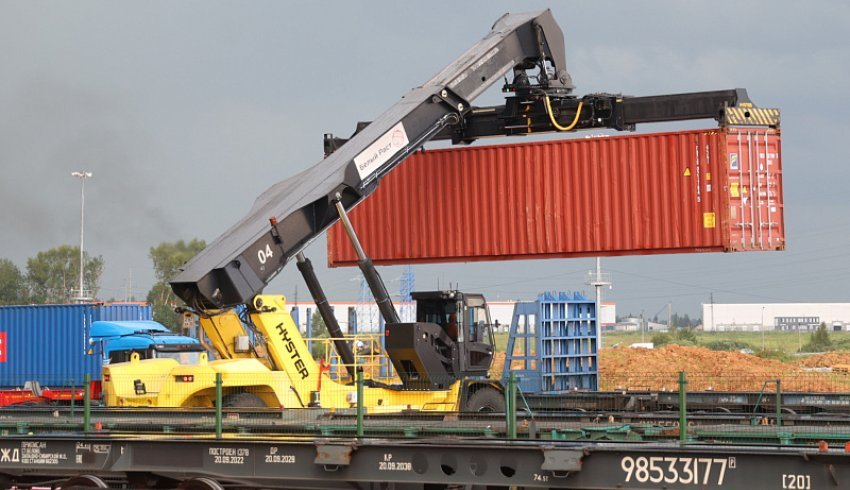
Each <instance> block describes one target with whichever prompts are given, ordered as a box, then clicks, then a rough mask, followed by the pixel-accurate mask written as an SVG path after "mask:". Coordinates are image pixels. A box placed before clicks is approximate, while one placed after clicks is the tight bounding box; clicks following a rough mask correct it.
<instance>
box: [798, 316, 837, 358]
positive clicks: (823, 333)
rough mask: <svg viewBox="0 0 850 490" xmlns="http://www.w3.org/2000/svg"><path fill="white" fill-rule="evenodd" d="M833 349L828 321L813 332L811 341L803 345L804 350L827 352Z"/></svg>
mask: <svg viewBox="0 0 850 490" xmlns="http://www.w3.org/2000/svg"><path fill="white" fill-rule="evenodd" d="M828 350H832V339H831V338H829V331H827V329H826V323H825V322H824V323H821V324H820V326H819V327H818V329H817V330H815V331H814V332H812V335H811V336H810V337H809V342H808V343H807V344H806V345H804V346H803V352H825V351H828Z"/></svg>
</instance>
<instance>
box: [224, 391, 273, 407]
mask: <svg viewBox="0 0 850 490" xmlns="http://www.w3.org/2000/svg"><path fill="white" fill-rule="evenodd" d="M221 405H222V406H223V407H226V408H266V404H265V402H263V399H262V398H260V397H258V396H257V395H255V394H253V393H245V392H242V393H232V394H230V395H227V396H226V397H224V400H223V401H222V402H221Z"/></svg>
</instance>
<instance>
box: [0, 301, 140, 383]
mask: <svg viewBox="0 0 850 490" xmlns="http://www.w3.org/2000/svg"><path fill="white" fill-rule="evenodd" d="M151 319H152V312H151V307H150V305H146V304H133V303H127V304H123V303H118V304H68V305H25V306H0V388H16V387H22V386H23V385H24V383H25V382H27V381H38V382H39V384H40V385H41V387H42V388H45V387H49V388H60V387H70V386H81V385H82V384H83V380H84V379H85V375H86V374H90V375H91V379H92V380H99V379H100V371H101V359H100V356H99V355H97V354H88V351H89V348H90V346H89V337H90V334H91V324H92V322H95V321H98V320H107V321H121V320H151Z"/></svg>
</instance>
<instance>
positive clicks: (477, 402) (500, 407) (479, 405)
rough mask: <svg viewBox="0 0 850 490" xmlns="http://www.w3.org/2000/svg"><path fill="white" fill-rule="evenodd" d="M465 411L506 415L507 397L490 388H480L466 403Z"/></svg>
mask: <svg viewBox="0 0 850 490" xmlns="http://www.w3.org/2000/svg"><path fill="white" fill-rule="evenodd" d="M464 411H466V412H495V413H505V396H504V395H503V394H502V393H500V392H499V390H497V389H495V388H491V387H489V386H485V387H484V388H479V389H478V391H476V392H475V393H473V394H472V395H470V397H469V399H468V400H467V401H466V407H464Z"/></svg>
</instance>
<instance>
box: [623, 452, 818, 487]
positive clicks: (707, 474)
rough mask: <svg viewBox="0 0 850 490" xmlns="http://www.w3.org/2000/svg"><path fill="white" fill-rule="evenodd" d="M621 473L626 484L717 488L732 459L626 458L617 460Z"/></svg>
mask: <svg viewBox="0 0 850 490" xmlns="http://www.w3.org/2000/svg"><path fill="white" fill-rule="evenodd" d="M620 469H622V470H623V471H624V472H625V473H626V478H625V481H626V483H629V482H632V481H636V482H638V483H646V482H650V483H661V482H664V483H679V484H682V485H708V484H716V485H718V486H720V485H723V481H724V480H725V478H726V471H727V470H730V469H732V470H734V469H735V458H681V457H664V456H650V457H645V456H640V457H637V458H635V457H632V456H625V457H623V459H621V460H620ZM801 490H804V489H801Z"/></svg>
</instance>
